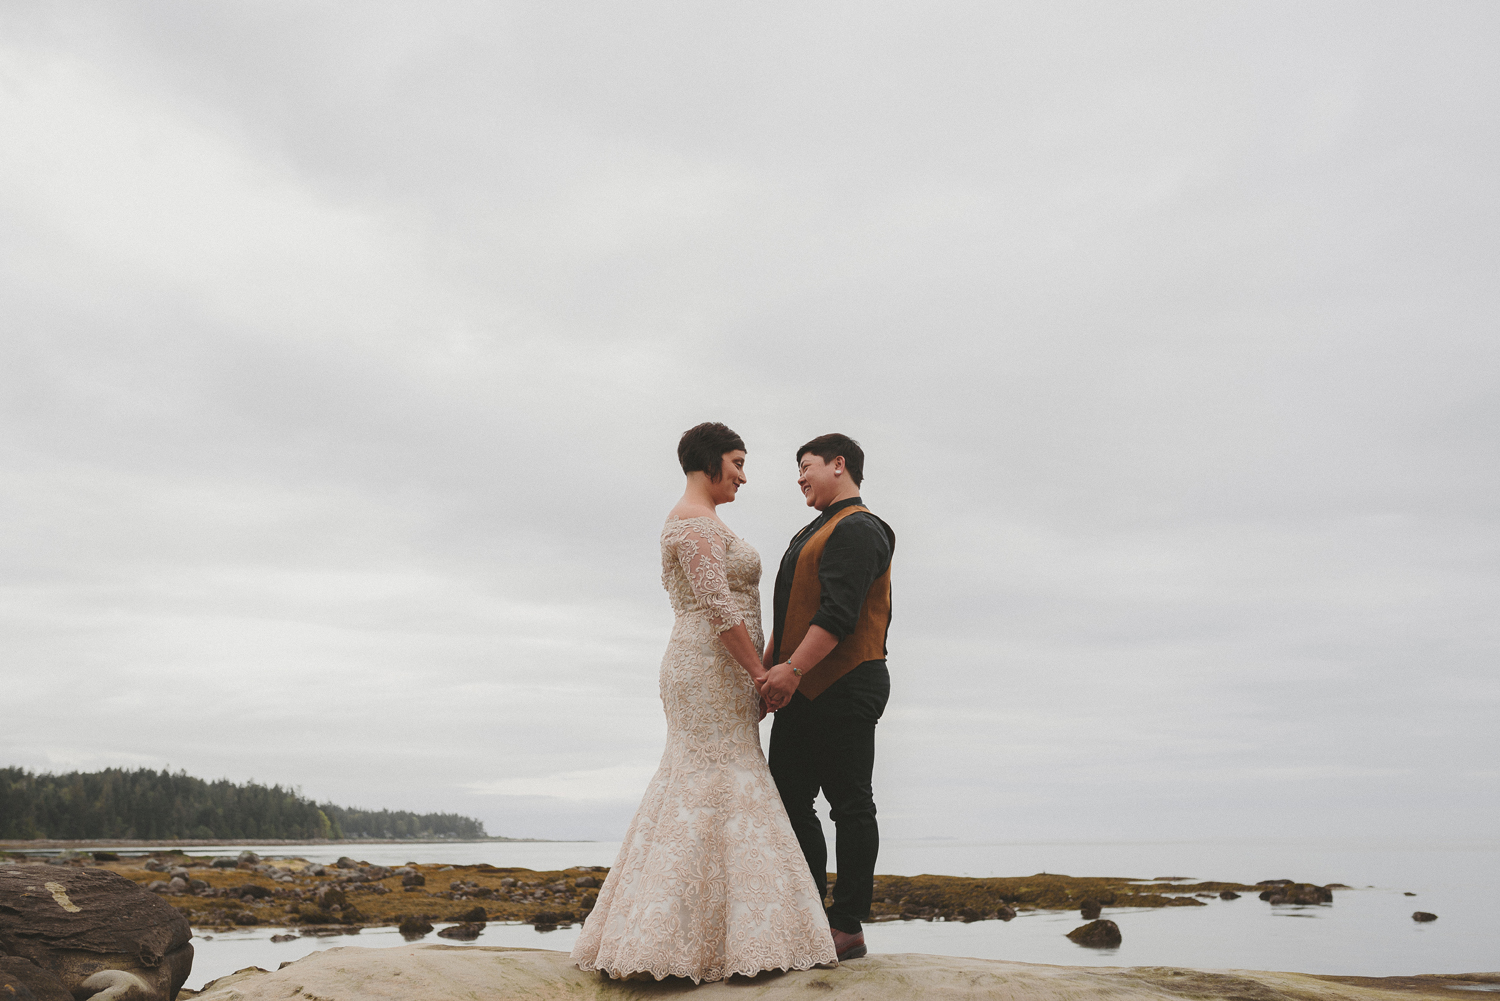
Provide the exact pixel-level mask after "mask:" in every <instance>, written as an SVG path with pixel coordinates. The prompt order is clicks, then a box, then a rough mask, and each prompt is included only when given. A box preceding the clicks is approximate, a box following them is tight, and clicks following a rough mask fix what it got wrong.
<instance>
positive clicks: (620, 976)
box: [573, 958, 839, 984]
mask: <svg viewBox="0 0 1500 1001" xmlns="http://www.w3.org/2000/svg"><path fill="white" fill-rule="evenodd" d="M573 965H574V966H576V967H578V968H579V969H580V970H582V971H583V972H585V973H606V974H608V975H609V978H610V979H611V980H625V979H627V978H629V977H633V976H635V975H636V974H637V973H648V974H650V975H651V976H652V977H654V978H655V979H656V980H657V981H662V980H665V979H666V978H668V977H686V978H687V979H689V980H691V981H692V982H693V983H694V984H704V983H715V982H717V981H720V980H728V979H729V978H730V977H735V976H739V977H754V976H757V975H759V974H762V973H772V972H776V973H791V972H793V971H796V972H798V973H800V972H802V971H804V970H811V969H813V968H814V967H817V966H826V967H828V968H829V969H832V968H833V967H835V966H838V965H839V961H838V959H837V958H834V959H809V960H798V961H797V962H795V963H789V964H787V965H784V966H763V967H760V968H758V969H755V970H751V969H743V970H725V971H724V972H723V973H721V974H719V975H718V976H710V975H708V974H701V975H700V974H696V973H691V972H689V971H688V970H686V969H680V970H676V969H673V970H667V972H665V973H657V972H656V971H655V970H648V969H645V968H642V969H639V970H627V969H623V968H621V969H617V970H611V969H609V968H608V967H607V966H595V965H593V964H592V963H587V962H584V961H582V960H578V961H575V962H574V963H573Z"/></svg>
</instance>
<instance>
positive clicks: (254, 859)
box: [237, 852, 260, 865]
mask: <svg viewBox="0 0 1500 1001" xmlns="http://www.w3.org/2000/svg"><path fill="white" fill-rule="evenodd" d="M237 861H239V862H247V863H249V864H250V865H259V864H260V856H259V855H257V854H255V853H254V852H240V855H239V858H238V859H237Z"/></svg>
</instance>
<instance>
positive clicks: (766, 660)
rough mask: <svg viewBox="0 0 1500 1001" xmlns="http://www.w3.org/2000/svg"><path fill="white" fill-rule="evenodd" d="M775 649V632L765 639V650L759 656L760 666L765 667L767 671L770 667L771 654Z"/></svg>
mask: <svg viewBox="0 0 1500 1001" xmlns="http://www.w3.org/2000/svg"><path fill="white" fill-rule="evenodd" d="M775 650H776V634H775V633H772V634H771V638H770V639H768V640H766V651H765V653H763V654H761V657H760V666H761V667H763V668H765V669H766V670H767V671H769V670H770V669H771V654H772V653H774V652H775Z"/></svg>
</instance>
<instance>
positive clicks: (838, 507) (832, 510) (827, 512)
mask: <svg viewBox="0 0 1500 1001" xmlns="http://www.w3.org/2000/svg"><path fill="white" fill-rule="evenodd" d="M859 503H860V499H859V498H858V497H845V498H844V499H843V500H841V501H839V502H838V503H837V504H830V505H828V506H827V507H826V508H824V509H823V513H822V514H820V515H818V520H819V521H824V520H826V519H827V518H828V517H829V516H831V515H835V514H838V513H839V512H840V511H842V510H843V509H844V508H846V507H853V506H855V505H856V504H859Z"/></svg>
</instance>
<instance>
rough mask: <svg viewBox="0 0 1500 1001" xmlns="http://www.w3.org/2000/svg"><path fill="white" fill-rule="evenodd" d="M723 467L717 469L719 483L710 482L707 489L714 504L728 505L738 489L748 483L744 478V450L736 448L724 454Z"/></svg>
mask: <svg viewBox="0 0 1500 1001" xmlns="http://www.w3.org/2000/svg"><path fill="white" fill-rule="evenodd" d="M722 461H723V465H722V466H721V467H720V469H719V482H717V483H715V482H713V481H712V480H710V481H709V483H708V489H709V491H710V492H711V493H712V494H713V497H714V503H715V504H728V503H730V502H731V501H733V500H734V497H735V494H737V493H739V490H740V487H742V486H744V485H745V484H746V483H748V482H750V481H749V480H748V479H746V478H745V450H744V449H742V448H737V449H735V450H734V451H733V452H725V453H724V458H723V460H722Z"/></svg>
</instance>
